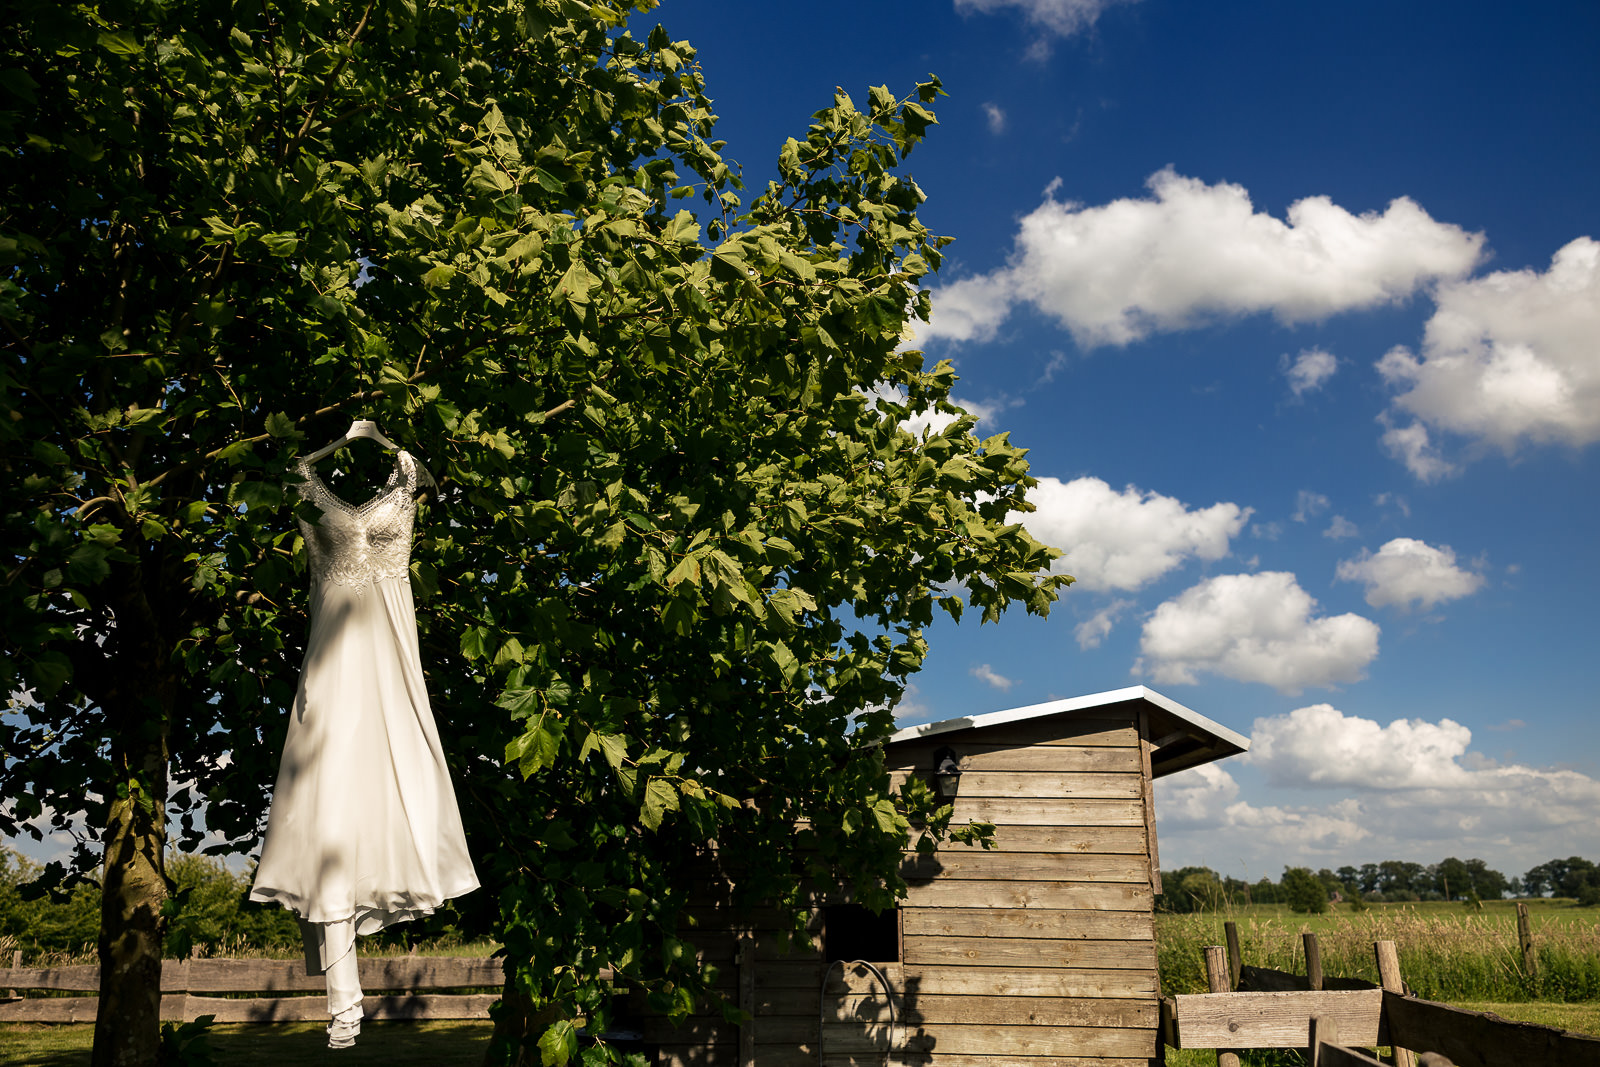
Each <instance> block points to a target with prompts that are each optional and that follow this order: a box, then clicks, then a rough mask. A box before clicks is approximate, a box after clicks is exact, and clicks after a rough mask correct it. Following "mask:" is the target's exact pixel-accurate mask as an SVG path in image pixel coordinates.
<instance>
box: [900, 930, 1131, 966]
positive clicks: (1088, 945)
mask: <svg viewBox="0 0 1600 1067" xmlns="http://www.w3.org/2000/svg"><path fill="white" fill-rule="evenodd" d="M964 963H965V964H971V965H973V966H979V967H1004V966H1007V965H1009V964H1015V965H1017V966H1022V967H1083V968H1087V969H1090V970H1120V969H1125V968H1131V969H1143V968H1153V967H1155V965H1156V948H1155V942H1153V941H1088V940H1084V941H1047V940H1044V939H1041V938H1031V937H1027V938H1012V937H908V938H906V958H905V964H906V966H907V967H911V966H916V965H932V966H959V965H961V964H964Z"/></svg>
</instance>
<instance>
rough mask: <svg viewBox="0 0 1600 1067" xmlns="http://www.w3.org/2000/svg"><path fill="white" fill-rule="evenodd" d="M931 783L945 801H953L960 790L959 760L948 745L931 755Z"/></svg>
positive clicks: (954, 751)
mask: <svg viewBox="0 0 1600 1067" xmlns="http://www.w3.org/2000/svg"><path fill="white" fill-rule="evenodd" d="M933 783H934V785H935V786H936V787H937V788H938V790H939V795H940V796H941V797H943V798H944V799H945V800H954V799H955V798H956V793H957V792H958V791H959V790H960V788H961V758H960V757H959V756H957V755H956V750H955V749H953V748H951V747H950V746H948V745H946V746H944V747H943V748H940V749H936V750H935V751H934V753H933Z"/></svg>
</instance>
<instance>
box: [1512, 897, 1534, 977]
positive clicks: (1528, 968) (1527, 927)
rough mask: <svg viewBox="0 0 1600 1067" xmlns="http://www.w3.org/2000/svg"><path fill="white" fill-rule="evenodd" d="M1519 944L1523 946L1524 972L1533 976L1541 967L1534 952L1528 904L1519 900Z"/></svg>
mask: <svg viewBox="0 0 1600 1067" xmlns="http://www.w3.org/2000/svg"><path fill="white" fill-rule="evenodd" d="M1517 944H1519V945H1521V946H1522V973H1523V974H1525V975H1527V976H1528V977H1529V978H1532V977H1533V976H1534V974H1535V973H1537V972H1538V969H1539V957H1538V956H1535V955H1534V953H1533V924H1532V923H1531V922H1529V921H1528V905H1526V904H1524V903H1523V902H1522V901H1520V900H1519V901H1517Z"/></svg>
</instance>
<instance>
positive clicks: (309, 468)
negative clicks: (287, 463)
mask: <svg viewBox="0 0 1600 1067" xmlns="http://www.w3.org/2000/svg"><path fill="white" fill-rule="evenodd" d="M403 455H405V450H404V449H401V450H400V451H398V452H396V453H395V454H394V469H393V470H391V471H390V472H389V480H388V481H386V482H384V483H383V487H382V488H380V489H379V490H378V491H377V492H376V493H374V494H373V495H372V496H371V498H369V499H368V500H367V501H366V502H365V503H362V504H352V503H350V502H349V501H348V500H346V499H345V498H344V497H342V496H340V495H339V494H338V493H335V492H334V491H333V490H332V489H330V488H329V487H328V483H327V482H325V481H323V480H322V475H320V474H318V473H317V468H316V466H315V465H313V464H310V463H306V464H305V470H306V477H308V478H310V479H311V480H312V481H314V482H316V483H317V488H318V489H319V490H321V492H322V495H323V496H324V497H326V498H327V499H328V500H330V501H331V502H333V503H334V504H335V505H336V506H337V507H338V508H339V509H340V510H341V511H343V512H345V513H346V514H349V515H353V516H356V517H358V518H359V517H360V516H361V515H363V514H365V513H366V512H367V511H369V510H371V509H372V507H373V505H375V504H377V503H378V502H379V501H381V500H383V499H384V498H385V497H387V496H389V494H391V493H393V492H394V491H395V490H396V489H398V488H400V486H401V485H402V484H403V483H404V482H405V476H404V474H403V472H402V471H401V469H400V457H401V456H403ZM302 462H304V461H303V460H302Z"/></svg>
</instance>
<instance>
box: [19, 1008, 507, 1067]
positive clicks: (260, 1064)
mask: <svg viewBox="0 0 1600 1067" xmlns="http://www.w3.org/2000/svg"><path fill="white" fill-rule="evenodd" d="M493 1031H494V1026H493V1024H492V1023H489V1022H479V1021H458V1020H449V1021H444V1020H441V1021H437V1022H420V1023H405V1022H368V1023H364V1024H362V1027H361V1037H360V1038H359V1039H358V1040H357V1041H356V1044H355V1047H354V1048H348V1049H340V1050H338V1053H337V1062H338V1064H339V1067H360V1065H377V1064H382V1065H384V1067H395V1065H398V1064H408V1063H422V1064H429V1065H435V1064H436V1065H438V1067H477V1065H478V1064H480V1063H482V1062H483V1053H484V1049H485V1048H486V1047H487V1045H488V1043H489V1035H490V1034H491V1033H493ZM208 1036H209V1040H210V1043H211V1049H212V1055H213V1057H214V1058H215V1059H216V1062H217V1064H218V1067H235V1065H238V1067H300V1065H307V1067H310V1065H313V1064H314V1065H316V1067H326V1065H327V1064H328V1063H329V1059H328V1057H330V1056H332V1055H334V1053H333V1052H332V1051H331V1050H330V1049H329V1048H328V1035H327V1031H326V1030H325V1029H324V1024H322V1023H285V1024H282V1025H260V1024H256V1025H232V1026H216V1027H213V1028H212V1029H211V1030H210V1031H209V1034H208ZM93 1042H94V1027H92V1026H28V1027H20V1026H19V1027H4V1028H0V1063H5V1064H7V1065H12V1067H88V1064H89V1049H90V1046H91V1045H92V1044H93Z"/></svg>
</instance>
